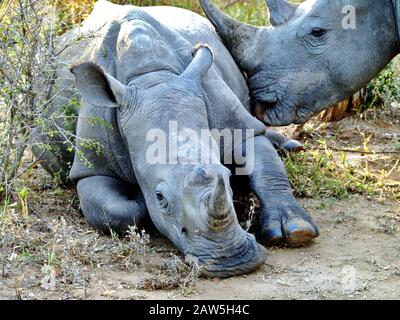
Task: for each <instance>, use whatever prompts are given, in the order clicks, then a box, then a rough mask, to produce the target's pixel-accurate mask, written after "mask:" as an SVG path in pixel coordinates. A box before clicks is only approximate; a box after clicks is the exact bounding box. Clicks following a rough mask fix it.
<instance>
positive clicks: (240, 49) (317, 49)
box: [200, 0, 400, 126]
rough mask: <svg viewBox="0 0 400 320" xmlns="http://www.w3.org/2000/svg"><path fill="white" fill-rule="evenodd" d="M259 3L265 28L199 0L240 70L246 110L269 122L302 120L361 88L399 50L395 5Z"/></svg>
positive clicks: (389, 0) (367, 0)
mask: <svg viewBox="0 0 400 320" xmlns="http://www.w3.org/2000/svg"><path fill="white" fill-rule="evenodd" d="M266 2H267V5H268V7H269V12H270V22H271V25H272V26H271V27H269V28H266V27H254V26H250V25H247V24H243V23H240V22H238V21H236V20H234V19H232V18H231V17H229V16H227V15H226V14H224V13H223V12H222V11H221V10H219V9H218V8H216V7H215V6H214V5H213V4H212V3H211V2H210V1H209V0H200V3H201V5H202V7H203V9H204V12H205V13H206V15H207V16H208V18H209V19H210V21H211V22H212V23H213V25H214V26H215V28H216V30H217V32H218V34H219V35H220V36H221V38H222V39H223V41H224V43H225V45H226V46H227V47H228V48H229V50H230V52H231V53H232V55H233V57H234V58H235V60H236V62H237V63H238V65H239V66H240V67H241V69H242V70H243V71H245V72H246V73H247V81H248V85H249V88H250V91H251V95H252V97H253V100H254V110H253V112H254V113H255V114H257V116H258V118H259V119H261V120H263V122H264V123H266V124H268V125H277V126H281V125H288V124H291V123H297V124H300V123H304V122H306V121H307V120H308V119H309V118H310V117H311V116H313V115H315V114H317V113H319V112H320V111H321V110H323V109H326V108H327V107H329V106H331V105H335V104H337V103H339V102H340V101H342V100H343V99H345V98H347V97H349V96H351V95H352V94H354V93H355V92H356V91H358V90H359V89H361V88H363V87H364V86H365V84H367V83H368V82H369V81H370V80H371V79H373V78H374V77H375V76H376V75H377V74H378V73H379V71H381V70H382V69H383V68H384V67H385V66H386V65H387V64H388V62H390V60H392V59H393V58H394V57H395V56H396V55H397V54H398V53H399V50H400V38H399V36H400V35H399V14H400V1H397V0H379V1H376V0H335V1H325V0H307V1H305V2H303V3H301V4H293V3H290V2H287V1H284V0H267V1H266ZM354 27H355V29H354Z"/></svg>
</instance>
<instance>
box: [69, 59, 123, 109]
mask: <svg viewBox="0 0 400 320" xmlns="http://www.w3.org/2000/svg"><path fill="white" fill-rule="evenodd" d="M70 70H71V72H72V73H73V74H74V75H75V81H76V86H77V87H78V90H79V92H80V93H81V95H82V97H83V98H84V99H85V100H86V101H87V102H88V103H90V104H92V105H95V106H97V107H107V108H118V107H120V106H124V105H125V101H127V95H128V88H127V87H126V86H124V85H123V84H122V83H121V82H119V81H118V80H116V79H115V78H114V77H112V76H110V75H109V74H107V73H105V72H104V71H103V69H101V68H100V67H99V66H98V65H97V64H94V63H92V62H85V63H82V64H79V65H77V66H74V67H72V68H71V69H70Z"/></svg>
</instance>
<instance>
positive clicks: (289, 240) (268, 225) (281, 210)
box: [260, 195, 319, 247]
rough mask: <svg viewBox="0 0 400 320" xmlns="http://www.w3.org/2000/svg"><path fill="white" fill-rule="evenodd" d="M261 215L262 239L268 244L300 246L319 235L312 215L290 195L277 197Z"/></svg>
mask: <svg viewBox="0 0 400 320" xmlns="http://www.w3.org/2000/svg"><path fill="white" fill-rule="evenodd" d="M264 211H265V212H264V214H262V216H261V217H260V224H261V240H262V241H263V242H264V243H265V244H267V245H279V246H290V247H300V246H304V245H306V244H308V243H309V242H310V241H311V240H312V239H314V238H316V237H318V235H319V230H318V227H317V225H316V224H315V223H314V221H313V219H312V218H311V216H310V215H309V214H308V213H307V212H306V211H305V210H304V209H303V208H302V207H300V205H299V204H298V203H297V202H296V199H295V198H294V197H293V196H292V195H290V196H285V197H281V196H280V197H278V196H277V197H275V199H274V200H273V201H271V202H270V203H269V204H268V205H267V206H266V208H265V210H264Z"/></svg>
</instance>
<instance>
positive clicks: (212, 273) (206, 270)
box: [185, 230, 267, 278]
mask: <svg viewBox="0 0 400 320" xmlns="http://www.w3.org/2000/svg"><path fill="white" fill-rule="evenodd" d="M242 232H243V237H242V239H241V240H240V241H234V243H232V244H230V245H229V244H227V243H224V242H223V243H219V244H211V245H213V247H211V248H210V246H206V247H203V248H202V250H201V252H196V251H197V250H195V251H193V252H192V253H187V254H186V255H185V262H186V263H187V264H189V265H193V264H194V263H197V264H198V266H199V267H200V274H201V276H203V277H207V278H228V277H232V276H237V275H242V274H247V273H250V272H253V271H254V270H256V269H257V268H258V267H260V266H261V265H262V264H263V263H264V262H265V260H266V258H267V251H266V249H265V248H264V247H263V246H261V245H260V244H258V243H257V241H256V240H255V238H254V236H253V235H251V234H249V233H247V232H245V231H244V230H242ZM207 247H208V249H206V248H207Z"/></svg>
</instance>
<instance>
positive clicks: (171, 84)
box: [52, 1, 318, 277]
mask: <svg viewBox="0 0 400 320" xmlns="http://www.w3.org/2000/svg"><path fill="white" fill-rule="evenodd" d="M176 16H179V21H177V19H175V17H176ZM93 31H95V32H94V33H93ZM82 34H83V35H89V36H88V37H86V39H85V40H84V41H82V42H81V43H79V44H78V45H77V46H75V47H74V46H72V47H71V48H69V49H68V50H66V53H65V56H64V57H65V63H64V66H63V68H61V69H60V70H59V71H58V74H59V79H58V80H57V81H58V82H57V86H58V87H68V91H67V93H66V94H65V96H64V97H63V98H64V99H70V98H71V97H73V96H75V97H77V98H79V99H80V98H81V97H82V98H83V99H82V104H81V106H80V108H79V120H78V124H77V129H76V133H77V137H78V139H77V144H76V147H77V148H78V149H79V150H80V152H76V153H75V157H74V161H73V165H72V169H71V173H70V177H71V179H72V181H74V182H75V183H77V189H78V195H79V198H80V201H81V207H82V211H83V213H84V215H85V217H86V219H87V221H88V222H89V224H90V225H92V226H93V227H94V228H96V229H98V230H101V231H104V232H107V231H109V230H110V229H111V230H114V231H117V232H123V231H124V230H126V229H127V228H128V226H130V225H134V224H135V225H136V226H138V227H139V228H141V227H143V226H144V225H146V223H147V221H148V220H149V218H150V219H151V221H152V222H153V223H154V225H155V226H156V227H157V229H158V230H159V231H160V232H161V233H162V234H163V235H165V236H166V237H167V238H168V239H170V240H171V242H172V243H174V244H175V245H176V246H177V247H178V248H179V250H180V251H181V252H182V254H183V255H184V256H185V259H186V261H187V262H188V263H191V262H192V261H194V260H198V262H199V263H200V265H202V267H203V268H202V272H203V274H204V275H206V276H213V277H214V276H217V277H228V276H232V275H236V274H242V273H246V272H250V271H252V270H254V269H255V268H257V267H258V266H259V265H260V264H262V263H263V262H264V260H265V258H266V252H265V249H264V248H263V247H262V246H260V245H259V244H258V243H257V242H256V240H255V238H254V236H252V235H250V234H248V233H247V232H245V231H244V230H243V229H242V228H241V227H240V225H239V223H238V220H237V217H236V213H235V209H234V207H233V201H232V191H231V188H230V184H229V177H230V174H231V173H230V170H228V169H227V166H228V164H226V165H227V166H225V165H224V164H223V163H221V162H218V163H217V164H212V165H207V164H200V163H197V164H196V161H195V160H196V159H193V160H194V161H193V162H194V164H186V165H183V164H181V163H178V164H176V165H173V164H168V165H160V164H156V165H151V164H149V163H148V161H147V160H146V151H147V150H148V148H149V147H150V145H151V144H152V143H153V142H150V141H146V135H147V133H148V132H149V130H151V129H154V128H161V129H163V130H164V131H165V132H166V133H168V132H169V123H170V121H176V123H177V125H178V130H179V129H183V128H190V129H191V130H194V131H195V132H197V133H199V132H200V130H201V129H219V130H222V129H230V130H233V129H252V130H253V132H254V134H253V135H252V136H250V137H249V138H248V139H247V141H246V142H247V143H253V144H254V151H252V150H244V154H245V155H246V156H247V157H248V158H249V159H254V167H255V170H254V171H251V172H248V183H249V185H250V187H251V188H252V190H253V191H254V192H255V193H256V195H257V196H258V199H259V200H260V203H261V209H262V210H261V211H262V212H261V216H260V229H261V233H262V237H263V240H264V241H268V242H277V241H283V242H284V243H288V244H292V245H302V244H304V243H307V242H309V241H310V240H311V239H312V238H314V237H316V236H318V229H317V227H316V226H315V224H314V222H313V221H312V219H311V217H310V216H309V215H308V214H307V213H306V212H305V211H304V209H302V208H301V207H300V206H299V205H298V204H297V202H296V200H295V198H294V196H293V194H292V190H291V187H290V184H289V181H288V178H287V175H286V172H285V168H284V165H283V163H282V161H281V159H280V158H279V156H278V154H277V152H276V150H275V149H274V147H273V144H272V143H271V141H270V140H269V139H268V138H267V135H266V133H265V132H266V129H265V126H264V125H263V124H262V123H261V122H260V121H258V120H257V119H255V118H254V117H252V116H251V115H250V113H249V112H248V109H249V106H250V98H249V95H248V89H247V86H246V82H245V79H244V77H243V76H242V75H241V72H240V70H239V69H238V67H237V66H236V64H235V63H234V61H233V59H232V57H231V55H230V54H229V52H228V51H227V49H226V48H225V47H224V45H223V44H222V42H221V41H220V39H219V38H218V36H217V34H216V33H215V31H214V28H213V27H212V26H211V25H210V24H209V22H208V21H207V20H206V19H204V18H202V17H200V16H199V15H197V14H194V13H192V12H189V11H187V10H183V9H178V8H172V7H147V8H137V7H134V6H118V5H113V4H110V3H108V2H106V1H99V2H97V4H96V6H95V8H94V11H93V12H92V14H91V15H90V16H89V18H88V19H87V20H85V22H84V23H83V27H82V28H79V29H75V30H74V31H72V32H71V33H69V34H67V35H66V38H67V40H68V39H73V38H74V37H76V36H78V37H81V35H82ZM67 40H65V41H67ZM198 43H208V44H209V45H210V46H211V47H213V49H214V52H215V54H212V52H211V49H210V48H209V46H200V47H199V48H198V50H197V51H196V54H195V56H194V58H192V50H193V47H195V45H196V44H198ZM79 61H91V62H84V63H79V64H77V65H76V66H75V67H73V68H72V69H71V71H72V73H73V74H74V76H75V82H74V79H73V77H71V76H70V75H69V71H68V68H67V67H66V66H67V65H71V64H76V63H78V62H79ZM74 88H77V89H78V90H79V93H78V92H74ZM52 108H53V109H54V110H57V107H56V106H53V107H52ZM90 119H100V120H101V121H98V122H100V123H93V121H90ZM104 123H106V124H107V125H104ZM268 135H269V137H271V139H272V140H274V141H275V142H276V143H277V144H282V143H281V142H279V139H281V138H282V137H281V136H279V135H278V137H276V136H274V135H271V134H268ZM87 139H90V140H95V141H97V142H99V143H100V144H101V145H103V146H104V150H103V151H102V152H101V153H100V154H99V153H98V152H96V150H92V148H87V147H84V146H83V145H82V144H83V143H82V142H84V141H87ZM244 142H245V141H243V143H244ZM244 145H246V144H244ZM236 147H237V146H236ZM191 148H192V149H195V148H196V146H191ZM223 148H224V149H225V150H226V149H227V148H230V150H232V152H233V150H234V148H235V146H233V145H232V143H231V145H229V141H228V142H226V141H225V145H224V146H223ZM221 150H222V149H221ZM214 156H215V155H214ZM219 156H220V155H218V157H219ZM61 158H62V157H61ZM84 159H86V160H89V161H90V163H91V165H90V166H88V165H87V161H85V160H84ZM56 161H57V160H56ZM234 167H235V164H233V165H230V164H229V168H230V169H234Z"/></svg>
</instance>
